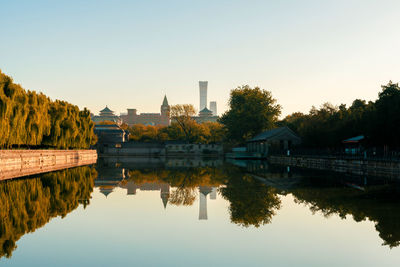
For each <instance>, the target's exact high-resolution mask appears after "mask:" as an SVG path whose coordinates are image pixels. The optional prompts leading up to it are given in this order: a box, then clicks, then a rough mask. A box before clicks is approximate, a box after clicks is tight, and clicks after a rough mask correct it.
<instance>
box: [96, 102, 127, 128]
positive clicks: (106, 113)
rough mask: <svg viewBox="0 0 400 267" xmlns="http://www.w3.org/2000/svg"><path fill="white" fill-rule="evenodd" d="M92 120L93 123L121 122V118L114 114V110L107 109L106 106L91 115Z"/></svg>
mask: <svg viewBox="0 0 400 267" xmlns="http://www.w3.org/2000/svg"><path fill="white" fill-rule="evenodd" d="M92 120H93V122H94V123H96V124H98V123H101V122H104V121H111V122H115V123H116V124H118V125H119V124H121V118H120V117H119V116H117V115H115V114H114V111H112V110H111V109H109V108H108V107H107V106H106V107H105V108H104V109H102V110H100V114H99V115H92Z"/></svg>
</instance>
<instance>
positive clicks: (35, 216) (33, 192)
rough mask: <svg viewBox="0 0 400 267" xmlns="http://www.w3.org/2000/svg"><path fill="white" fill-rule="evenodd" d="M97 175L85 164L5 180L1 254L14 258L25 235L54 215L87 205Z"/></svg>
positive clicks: (0, 195) (0, 193)
mask: <svg viewBox="0 0 400 267" xmlns="http://www.w3.org/2000/svg"><path fill="white" fill-rule="evenodd" d="M96 176H97V174H96V171H95V170H94V168H92V167H88V166H85V167H78V168H73V169H67V170H63V171H58V172H51V173H47V174H43V175H41V176H40V178H29V179H22V180H10V181H5V182H1V183H0V206H1V209H0V257H3V256H6V257H11V254H12V251H13V250H14V249H15V248H16V241H17V240H18V239H19V238H21V236H22V235H24V234H26V233H29V232H33V231H35V230H36V229H37V228H39V227H42V226H43V225H45V224H46V223H47V222H49V221H50V219H51V218H54V217H57V216H61V217H64V216H66V215H67V214H68V213H70V212H71V211H72V210H74V209H76V208H77V207H78V205H79V204H83V205H84V206H85V207H86V205H88V204H89V199H90V194H91V192H92V191H93V187H94V179H95V178H96Z"/></svg>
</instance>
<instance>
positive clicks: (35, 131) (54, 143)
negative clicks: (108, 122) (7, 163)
mask: <svg viewBox="0 0 400 267" xmlns="http://www.w3.org/2000/svg"><path fill="white" fill-rule="evenodd" d="M93 129H94V123H93V122H92V120H91V118H90V112H89V110H87V109H86V108H85V109H84V110H79V108H78V107H77V106H75V105H72V104H69V103H68V102H65V101H60V100H56V101H52V100H51V99H50V98H49V97H47V96H46V95H44V94H42V93H36V92H35V91H29V90H28V91H26V90H24V89H23V88H22V87H21V86H20V85H19V84H16V83H14V82H13V80H12V78H11V77H9V76H7V75H5V74H4V73H2V72H1V71H0V148H12V147H20V146H23V147H46V148H49V147H51V148H60V149H68V148H88V147H89V146H90V145H93V144H95V142H96V140H97V138H96V136H95V134H94V132H93Z"/></svg>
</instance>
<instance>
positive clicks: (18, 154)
mask: <svg viewBox="0 0 400 267" xmlns="http://www.w3.org/2000/svg"><path fill="white" fill-rule="evenodd" d="M96 161H97V152H96V150H0V180H6V179H12V178H17V177H22V176H27V175H33V174H38V173H44V172H51V171H56V170H61V169H66V168H71V167H77V166H82V165H88V164H94V163H96Z"/></svg>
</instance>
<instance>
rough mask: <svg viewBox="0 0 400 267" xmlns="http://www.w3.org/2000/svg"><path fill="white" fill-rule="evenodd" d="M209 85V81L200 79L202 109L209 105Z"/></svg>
mask: <svg viewBox="0 0 400 267" xmlns="http://www.w3.org/2000/svg"><path fill="white" fill-rule="evenodd" d="M207 86H208V82H207V81H204V82H202V81H200V82H199V88H200V107H199V108H200V110H199V111H201V110H203V109H204V108H206V107H207Z"/></svg>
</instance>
